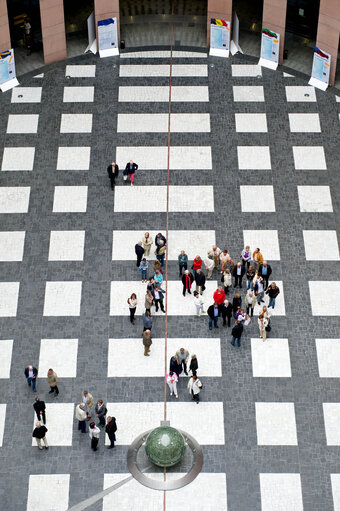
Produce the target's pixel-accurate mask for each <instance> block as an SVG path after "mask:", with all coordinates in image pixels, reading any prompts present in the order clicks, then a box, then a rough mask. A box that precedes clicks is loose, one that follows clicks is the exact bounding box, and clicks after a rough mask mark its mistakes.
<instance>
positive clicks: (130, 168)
mask: <svg viewBox="0 0 340 511" xmlns="http://www.w3.org/2000/svg"><path fill="white" fill-rule="evenodd" d="M137 169H138V165H137V163H134V162H133V161H132V160H130V161H129V162H128V163H127V164H126V167H125V171H124V174H125V176H127V175H128V174H129V176H130V183H131V186H133V182H134V180H135V172H136V170H137Z"/></svg>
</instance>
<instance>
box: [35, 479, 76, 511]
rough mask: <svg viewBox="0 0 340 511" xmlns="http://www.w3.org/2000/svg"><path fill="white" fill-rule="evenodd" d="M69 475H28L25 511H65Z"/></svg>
mask: <svg viewBox="0 0 340 511" xmlns="http://www.w3.org/2000/svg"><path fill="white" fill-rule="evenodd" d="M69 487H70V474H44V475H41V474H39V475H30V476H29V483H28V497H27V508H26V511H67V508H68V496H69Z"/></svg>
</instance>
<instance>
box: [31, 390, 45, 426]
mask: <svg viewBox="0 0 340 511" xmlns="http://www.w3.org/2000/svg"><path fill="white" fill-rule="evenodd" d="M33 408H34V411H35V413H36V415H37V419H38V421H41V419H42V420H43V423H44V424H46V405H45V401H41V400H40V398H39V397H38V396H37V397H36V398H35V400H34V403H33Z"/></svg>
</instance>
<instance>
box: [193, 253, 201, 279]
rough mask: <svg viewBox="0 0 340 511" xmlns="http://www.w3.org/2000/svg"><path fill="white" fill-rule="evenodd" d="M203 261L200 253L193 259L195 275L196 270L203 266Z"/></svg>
mask: <svg viewBox="0 0 340 511" xmlns="http://www.w3.org/2000/svg"><path fill="white" fill-rule="evenodd" d="M202 263H203V261H202V259H201V257H200V256H199V255H198V256H196V257H195V259H194V260H193V263H192V273H193V274H194V277H196V271H197V270H200V269H201V268H202Z"/></svg>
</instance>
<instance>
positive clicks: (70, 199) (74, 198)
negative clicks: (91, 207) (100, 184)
mask: <svg viewBox="0 0 340 511" xmlns="http://www.w3.org/2000/svg"><path fill="white" fill-rule="evenodd" d="M86 208H87V186H56V187H55V188H54V198H53V213H86Z"/></svg>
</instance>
